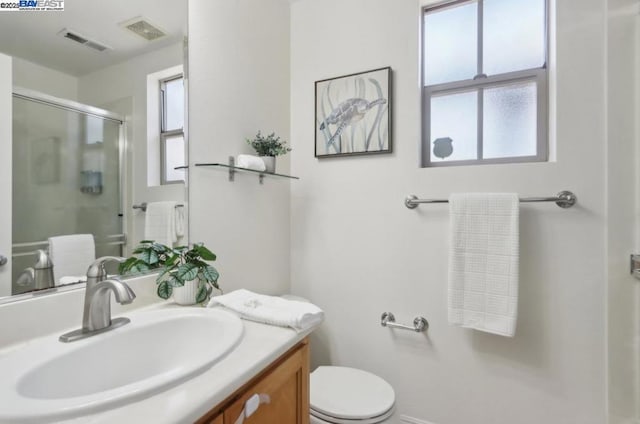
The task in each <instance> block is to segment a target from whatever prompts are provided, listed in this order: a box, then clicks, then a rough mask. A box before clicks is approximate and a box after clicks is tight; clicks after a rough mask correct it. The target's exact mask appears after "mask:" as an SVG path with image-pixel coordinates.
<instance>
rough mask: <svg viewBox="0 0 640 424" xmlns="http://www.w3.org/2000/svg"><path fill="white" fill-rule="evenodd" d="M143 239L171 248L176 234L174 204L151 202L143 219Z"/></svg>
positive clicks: (176, 239) (176, 238)
mask: <svg viewBox="0 0 640 424" xmlns="http://www.w3.org/2000/svg"><path fill="white" fill-rule="evenodd" d="M144 238H145V239H146V240H153V241H155V242H157V243H160V244H164V245H166V246H169V247H172V246H173V244H174V243H175V242H176V241H178V235H177V233H176V202H172V201H166V202H151V203H149V204H148V205H147V212H146V214H145V218H144Z"/></svg>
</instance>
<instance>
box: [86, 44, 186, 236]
mask: <svg viewBox="0 0 640 424" xmlns="http://www.w3.org/2000/svg"><path fill="white" fill-rule="evenodd" d="M183 61H184V55H183V48H182V43H176V44H173V45H171V46H169V47H165V48H162V49H159V50H155V51H153V52H151V53H147V54H145V55H141V56H138V57H136V58H134V59H131V60H129V61H126V62H123V63H119V64H117V65H113V66H110V67H107V68H104V69H101V70H99V71H96V72H93V73H91V74H88V75H84V76H82V77H80V78H79V84H78V87H79V89H78V92H79V101H81V102H82V103H87V104H91V105H95V106H98V107H104V108H109V107H111V109H113V108H114V107H115V108H116V109H117V108H120V109H119V110H114V112H118V113H121V114H123V115H125V116H126V117H127V140H128V143H129V151H128V152H127V172H126V176H127V177H126V178H127V179H128V181H130V182H131V183H130V184H128V186H129V187H131V191H130V192H129V193H126V200H125V204H126V205H132V204H133V203H137V204H140V203H142V202H154V201H161V200H175V201H179V202H184V199H185V189H184V185H183V184H172V185H166V186H160V185H158V186H151V187H150V186H148V185H147V163H148V162H147V75H148V74H151V73H154V72H158V71H161V70H163V69H166V68H170V67H173V66H177V65H180V64H182V63H183ZM118 105H120V106H118ZM131 107H132V109H131ZM124 212H125V214H126V217H127V223H128V225H127V227H128V228H127V234H128V235H129V243H128V247H129V248H131V247H135V246H136V245H137V244H138V242H139V241H140V240H142V239H144V213H142V212H140V211H137V212H133V210H132V209H129V208H127V209H126V210H125V211H124Z"/></svg>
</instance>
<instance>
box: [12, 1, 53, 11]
mask: <svg viewBox="0 0 640 424" xmlns="http://www.w3.org/2000/svg"><path fill="white" fill-rule="evenodd" d="M62 10H64V0H18V1H10V2H2V1H1V0H0V12H21V11H35V12H49V11H62Z"/></svg>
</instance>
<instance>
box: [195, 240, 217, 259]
mask: <svg viewBox="0 0 640 424" xmlns="http://www.w3.org/2000/svg"><path fill="white" fill-rule="evenodd" d="M193 250H194V251H196V252H197V253H198V255H200V257H202V259H204V260H205V261H215V260H216V255H215V253H213V252H212V251H211V250H209V249H207V248H206V247H204V246H203V245H201V244H196V245H195V246H193Z"/></svg>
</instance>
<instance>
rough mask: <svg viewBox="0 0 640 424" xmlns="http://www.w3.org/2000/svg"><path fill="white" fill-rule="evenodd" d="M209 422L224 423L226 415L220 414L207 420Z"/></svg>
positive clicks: (211, 423) (208, 423) (210, 423)
mask: <svg viewBox="0 0 640 424" xmlns="http://www.w3.org/2000/svg"><path fill="white" fill-rule="evenodd" d="M207 424H224V417H223V416H222V414H220V415H218V416H217V417H215V418H214V419H212V420H210V421H207Z"/></svg>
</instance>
